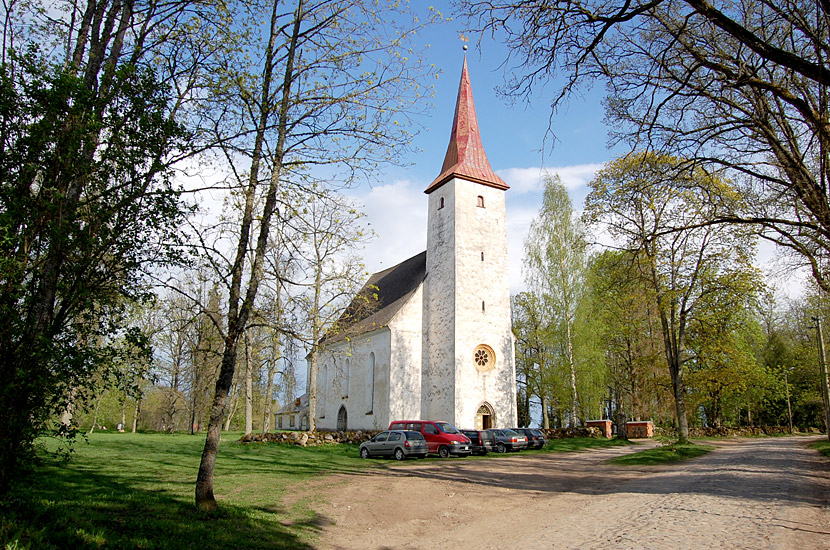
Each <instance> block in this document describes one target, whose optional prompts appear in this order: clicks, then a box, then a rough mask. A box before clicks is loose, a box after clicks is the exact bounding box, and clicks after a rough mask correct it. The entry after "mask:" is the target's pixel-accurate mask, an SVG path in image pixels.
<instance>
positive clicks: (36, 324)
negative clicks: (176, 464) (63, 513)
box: [0, 48, 185, 493]
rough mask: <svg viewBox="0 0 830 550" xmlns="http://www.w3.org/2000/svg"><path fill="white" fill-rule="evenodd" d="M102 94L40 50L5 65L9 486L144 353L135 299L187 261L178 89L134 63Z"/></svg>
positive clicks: (4, 447) (1, 307)
mask: <svg viewBox="0 0 830 550" xmlns="http://www.w3.org/2000/svg"><path fill="white" fill-rule="evenodd" d="M102 88H103V87H102ZM102 88H99V89H98V90H94V89H91V88H90V83H89V82H88V81H87V80H86V79H84V78H83V77H82V76H79V75H77V74H76V73H75V71H74V70H73V69H72V68H71V67H63V66H59V67H53V66H51V65H49V64H48V63H47V62H45V61H43V60H42V59H41V58H40V57H39V56H38V53H37V51H36V50H35V49H34V48H33V49H32V50H31V51H30V52H29V53H28V54H27V55H26V56H23V57H16V56H11V60H10V62H9V63H7V64H4V65H2V66H0V114H2V120H0V147H2V151H3V154H2V155H0V182H2V185H0V258H2V262H0V283H1V284H0V320H2V327H0V364H2V370H0V442H2V444H0V493H2V492H3V491H4V490H5V489H7V487H8V484H9V482H10V481H11V479H12V477H13V474H14V472H15V471H16V469H17V466H18V465H20V464H21V461H22V462H26V461H28V460H29V459H30V458H31V456H32V455H31V450H32V442H33V439H34V437H35V436H36V435H37V433H38V432H39V431H40V430H42V429H43V428H44V427H45V425H46V422H47V420H48V419H49V418H50V417H51V416H52V415H53V414H58V413H60V412H61V411H62V410H65V409H66V407H67V405H68V404H69V403H70V401H74V402H77V403H81V402H83V401H84V400H85V399H86V398H87V397H88V395H87V394H86V393H87V392H86V391H85V390H86V389H94V388H93V387H92V386H91V385H90V384H89V382H90V380H92V379H93V377H94V376H95V375H96V374H97V373H101V372H102V371H108V370H109V369H112V368H113V367H114V366H115V365H117V364H120V365H133V364H136V363H138V362H141V361H143V360H144V359H146V357H147V342H146V339H145V338H144V336H143V335H142V334H141V333H140V332H139V331H135V330H130V329H128V328H127V325H128V305H129V304H130V302H132V301H136V300H142V299H145V298H146V297H147V285H146V284H145V279H144V276H145V274H146V269H147V268H148V267H149V266H150V265H153V264H156V265H158V264H160V263H171V262H173V261H175V260H176V259H177V255H176V252H175V246H174V245H175V243H177V242H178V234H177V230H176V229H177V225H178V222H179V221H180V220H181V217H182V215H183V209H182V208H181V205H180V201H179V194H178V192H177V191H176V190H174V189H173V188H172V186H171V184H170V181H169V176H170V173H169V171H168V170H167V167H166V165H165V159H166V156H167V155H168V153H169V152H170V151H171V150H172V149H174V148H176V147H178V146H180V145H181V140H182V139H183V138H184V137H185V136H184V133H183V131H182V129H181V128H180V127H179V126H178V125H177V124H175V123H174V122H173V121H172V120H171V119H170V118H169V117H168V115H169V112H168V108H167V103H168V90H167V88H166V87H164V86H162V85H160V84H159V83H158V82H157V81H156V79H155V77H154V75H153V74H152V73H150V72H147V71H145V70H141V69H138V68H135V67H130V66H122V67H119V68H118V69H116V70H114V71H113V73H112V74H111V79H110V80H108V82H107V88H106V90H104V89H102ZM142 358H144V359H142ZM107 376H108V375H105V376H104V378H106V377H107Z"/></svg>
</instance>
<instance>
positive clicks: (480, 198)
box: [476, 195, 484, 208]
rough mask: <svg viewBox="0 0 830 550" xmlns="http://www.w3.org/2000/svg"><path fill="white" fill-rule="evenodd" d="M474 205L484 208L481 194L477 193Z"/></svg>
mask: <svg viewBox="0 0 830 550" xmlns="http://www.w3.org/2000/svg"><path fill="white" fill-rule="evenodd" d="M476 206H478V207H479V208H484V197H483V196H482V195H479V196H478V198H477V199H476Z"/></svg>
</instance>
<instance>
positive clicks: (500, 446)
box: [496, 443, 507, 453]
mask: <svg viewBox="0 0 830 550" xmlns="http://www.w3.org/2000/svg"><path fill="white" fill-rule="evenodd" d="M496 452H497V453H506V452H507V447H505V446H504V443H499V444H498V445H496Z"/></svg>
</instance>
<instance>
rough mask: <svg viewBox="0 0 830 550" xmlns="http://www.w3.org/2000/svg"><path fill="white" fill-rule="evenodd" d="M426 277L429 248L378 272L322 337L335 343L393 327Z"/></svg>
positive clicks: (327, 341)
mask: <svg viewBox="0 0 830 550" xmlns="http://www.w3.org/2000/svg"><path fill="white" fill-rule="evenodd" d="M425 276H426V251H424V252H421V253H420V254H416V255H415V256H413V257H411V258H409V259H408V260H404V261H403V262H401V263H399V264H398V265H396V266H393V267H390V268H389V269H385V270H383V271H379V272H377V273H374V274H373V275H372V276H371V277H369V280H368V281H367V282H366V284H365V285H363V288H362V289H360V292H358V293H357V295H356V296H355V298H354V299H353V300H352V302H351V303H350V304H349V307H347V308H346V310H345V311H344V312H343V314H342V315H341V316H340V318H339V319H338V320H337V323H335V325H334V327H333V329H332V330H330V331H329V333H328V334H326V335H325V336H324V337H323V338H322V339H321V340H320V343H321V344H325V345H331V344H333V343H335V342H338V341H340V340H343V339H344V338H346V337H353V336H354V335H357V334H363V333H366V332H371V331H374V330H378V329H381V328H386V327H388V326H389V323H390V321H392V319H393V318H394V317H395V315H396V314H397V313H398V311H400V310H401V308H402V307H403V306H404V305H405V304H406V303H407V301H408V300H409V299H410V298H411V297H412V295H413V294H414V293H415V292H416V291H417V290H418V287H420V285H421V283H423V281H424V277H425Z"/></svg>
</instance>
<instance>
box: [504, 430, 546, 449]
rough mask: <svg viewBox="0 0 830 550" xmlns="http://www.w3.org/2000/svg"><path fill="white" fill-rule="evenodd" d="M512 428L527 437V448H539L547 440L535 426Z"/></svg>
mask: <svg viewBox="0 0 830 550" xmlns="http://www.w3.org/2000/svg"><path fill="white" fill-rule="evenodd" d="M512 430H513V431H514V432H516V433H517V434H520V435H523V436H525V437H526V438H527V448H528V449H541V448H542V447H544V446H545V444H546V443H547V442H548V440H547V438H546V437H545V434H544V433H543V432H542V430H537V429H536V428H512Z"/></svg>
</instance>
